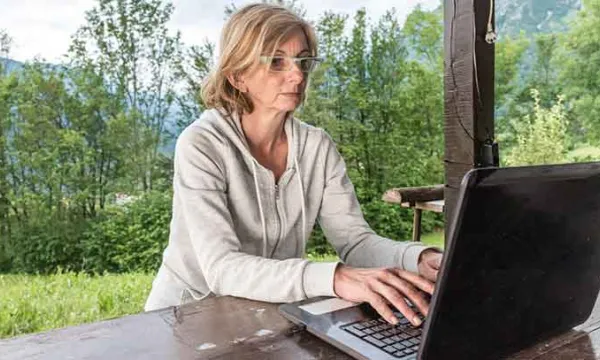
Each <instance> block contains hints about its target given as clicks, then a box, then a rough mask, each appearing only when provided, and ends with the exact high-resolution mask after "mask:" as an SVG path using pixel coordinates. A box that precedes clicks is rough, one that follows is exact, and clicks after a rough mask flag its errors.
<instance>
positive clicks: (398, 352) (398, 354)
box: [392, 351, 407, 357]
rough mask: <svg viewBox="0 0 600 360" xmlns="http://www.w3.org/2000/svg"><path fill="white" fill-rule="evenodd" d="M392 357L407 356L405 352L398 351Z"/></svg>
mask: <svg viewBox="0 0 600 360" xmlns="http://www.w3.org/2000/svg"><path fill="white" fill-rule="evenodd" d="M392 355H394V356H395V357H403V356H404V355H407V354H405V353H404V351H396V352H395V353H393V354H392Z"/></svg>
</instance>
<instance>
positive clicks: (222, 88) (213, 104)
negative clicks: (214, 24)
mask: <svg viewBox="0 0 600 360" xmlns="http://www.w3.org/2000/svg"><path fill="white" fill-rule="evenodd" d="M298 28H300V29H301V30H303V32H304V34H305V36H306V40H307V43H308V47H309V50H310V52H311V55H312V56H317V47H318V43H317V38H316V34H315V32H314V29H313V28H312V26H311V25H310V24H309V23H308V22H306V21H305V20H303V19H302V18H300V16H298V15H296V14H294V13H293V12H292V11H290V10H288V9H286V8H284V7H282V6H277V5H271V4H251V5H247V6H245V7H243V8H241V9H239V10H238V11H236V12H235V13H234V14H233V15H232V16H231V18H230V19H229V21H228V22H227V23H226V24H225V27H224V28H223V31H222V33H221V40H220V51H219V58H218V62H217V64H216V67H215V68H214V69H213V71H212V72H211V73H210V74H209V76H208V77H207V78H206V79H205V81H204V83H203V86H202V92H201V97H202V100H203V101H204V104H205V105H206V106H207V107H209V108H217V109H223V110H225V111H226V112H228V113H237V114H239V115H241V114H243V113H244V112H247V113H251V112H252V111H254V105H253V104H252V102H251V100H250V98H249V97H248V96H247V95H246V94H244V93H242V92H241V91H239V90H238V89H236V88H235V87H234V86H233V85H232V84H231V83H230V82H229V80H228V76H230V75H232V76H233V77H236V76H238V75H240V74H243V73H244V72H245V71H247V70H248V69H251V68H252V67H253V66H254V65H256V64H257V63H258V61H259V58H260V56H261V55H264V54H265V53H270V54H274V53H275V51H276V50H277V47H278V46H279V44H280V43H281V42H282V41H285V40H287V39H286V37H287V36H288V35H289V33H290V31H291V30H295V29H298Z"/></svg>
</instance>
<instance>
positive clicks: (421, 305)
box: [333, 264, 434, 326]
mask: <svg viewBox="0 0 600 360" xmlns="http://www.w3.org/2000/svg"><path fill="white" fill-rule="evenodd" d="M433 290H434V285H433V283H432V282H430V281H428V280H426V279H425V278H423V277H421V276H419V275H417V274H415V273H412V272H409V271H405V270H401V269H397V268H377V269H362V268H352V267H349V266H346V265H344V264H340V265H339V266H338V267H337V269H336V270H335V274H334V280H333V291H334V292H335V293H336V294H337V296H339V297H340V298H342V299H345V300H348V301H352V302H368V303H369V304H370V305H371V306H372V307H373V308H374V309H375V310H376V311H377V312H378V313H379V315H381V316H382V317H383V318H384V319H386V320H387V321H388V322H389V323H390V324H393V325H396V324H397V323H398V318H396V316H395V315H394V313H393V312H392V309H391V308H390V305H389V304H391V305H392V306H393V307H395V308H396V309H398V311H400V312H401V313H402V314H403V315H404V316H405V317H406V318H407V319H408V320H409V321H410V322H411V323H412V324H413V325H414V326H420V325H421V322H422V321H421V319H420V317H419V316H418V315H417V313H415V311H414V310H413V309H411V308H410V307H409V306H408V304H407V303H406V301H405V299H408V300H410V302H411V303H413V304H414V305H415V307H416V308H417V309H418V310H419V312H421V314H423V315H424V316H427V313H428V311H429V302H428V301H427V300H426V299H425V297H424V296H423V293H422V292H421V291H423V292H425V293H428V294H430V295H433Z"/></svg>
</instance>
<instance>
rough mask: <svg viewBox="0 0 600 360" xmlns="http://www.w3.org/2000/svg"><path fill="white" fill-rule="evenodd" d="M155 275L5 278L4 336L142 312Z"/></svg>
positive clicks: (0, 307) (0, 325)
mask: <svg viewBox="0 0 600 360" xmlns="http://www.w3.org/2000/svg"><path fill="white" fill-rule="evenodd" d="M152 278H153V275H144V274H123V275H104V276H89V275H84V274H72V273H70V274H56V275H49V276H34V275H32V276H27V275H0V289H1V290H0V338H3V337H11V336H15V335H20V334H26V333H32V332H38V331H43V330H48V329H54V328H60V327H65V326H69V325H76V324H82V323H87V322H94V321H98V320H103V319H109V318H114V317H119V316H123V315H126V314H133V313H138V312H140V311H142V308H143V304H144V302H145V300H146V296H147V295H148V292H149V291H150V285H151V283H152Z"/></svg>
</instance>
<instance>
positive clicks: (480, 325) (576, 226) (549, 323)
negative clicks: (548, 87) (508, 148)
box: [422, 164, 600, 359]
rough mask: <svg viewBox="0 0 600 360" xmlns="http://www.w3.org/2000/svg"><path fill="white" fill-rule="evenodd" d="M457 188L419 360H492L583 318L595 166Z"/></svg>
mask: <svg viewBox="0 0 600 360" xmlns="http://www.w3.org/2000/svg"><path fill="white" fill-rule="evenodd" d="M468 176H469V178H468V181H466V182H465V183H464V184H463V189H461V198H460V200H459V204H458V205H457V206H458V208H457V211H456V212H457V214H456V215H457V218H456V220H455V228H454V231H452V233H451V241H450V243H449V244H448V247H447V251H446V252H447V253H446V255H445V257H446V258H445V259H444V262H445V263H444V269H443V274H442V276H441V279H440V281H439V284H438V287H439V289H438V290H439V292H438V294H436V296H434V299H433V303H432V310H433V311H432V312H431V319H429V321H428V322H427V330H426V331H425V333H426V335H425V339H424V346H423V350H422V351H423V353H422V355H423V358H424V359H440V358H444V359H446V358H447V359H454V358H456V359H466V358H469V359H485V358H498V357H499V356H500V355H503V354H508V353H511V352H512V351H514V350H517V349H521V348H523V347H525V346H528V345H530V344H533V343H535V342H537V341H539V340H540V339H542V338H544V337H546V336H548V335H551V334H555V333H558V332H562V331H565V330H567V329H570V328H571V327H573V326H575V325H577V324H579V323H581V322H583V321H585V320H586V318H587V317H588V316H589V313H590V311H591V310H592V308H593V305H594V303H595V301H596V297H597V295H598V291H599V288H600V165H599V164H573V165H560V166H538V167H524V168H500V169H478V170H475V171H473V172H472V173H470V174H469V175H468Z"/></svg>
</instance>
